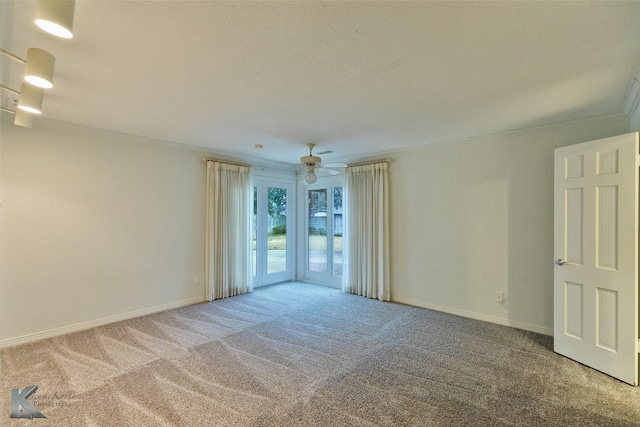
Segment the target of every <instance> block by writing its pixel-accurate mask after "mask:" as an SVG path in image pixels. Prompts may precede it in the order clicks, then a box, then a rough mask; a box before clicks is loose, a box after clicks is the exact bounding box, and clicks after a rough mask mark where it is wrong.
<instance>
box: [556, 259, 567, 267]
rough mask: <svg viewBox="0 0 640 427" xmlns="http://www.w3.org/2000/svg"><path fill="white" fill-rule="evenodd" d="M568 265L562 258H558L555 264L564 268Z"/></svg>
mask: <svg viewBox="0 0 640 427" xmlns="http://www.w3.org/2000/svg"><path fill="white" fill-rule="evenodd" d="M566 263H567V261H565V260H563V259H562V258H558V259H557V260H556V262H555V264H556V265H558V266H560V267H562V266H563V265H565V264H566Z"/></svg>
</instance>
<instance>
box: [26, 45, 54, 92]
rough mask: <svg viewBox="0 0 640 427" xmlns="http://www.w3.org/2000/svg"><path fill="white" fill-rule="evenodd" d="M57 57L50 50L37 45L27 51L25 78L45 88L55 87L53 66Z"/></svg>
mask: <svg viewBox="0 0 640 427" xmlns="http://www.w3.org/2000/svg"><path fill="white" fill-rule="evenodd" d="M55 63H56V58H55V57H54V56H53V55H51V54H50V53H49V52H46V51H44V50H42V49H37V48H35V47H32V48H30V49H29V50H28V51H27V63H26V64H25V69H24V79H25V80H26V81H27V82H29V83H31V84H32V85H34V86H38V87H41V88H44V89H49V88H52V87H53V68H54V66H55Z"/></svg>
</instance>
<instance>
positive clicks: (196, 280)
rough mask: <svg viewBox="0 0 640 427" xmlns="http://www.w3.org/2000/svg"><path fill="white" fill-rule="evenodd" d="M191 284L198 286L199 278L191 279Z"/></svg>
mask: <svg viewBox="0 0 640 427" xmlns="http://www.w3.org/2000/svg"><path fill="white" fill-rule="evenodd" d="M193 284H194V285H199V284H200V276H195V277H194V278H193Z"/></svg>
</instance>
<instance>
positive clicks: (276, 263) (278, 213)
mask: <svg viewBox="0 0 640 427" xmlns="http://www.w3.org/2000/svg"><path fill="white" fill-rule="evenodd" d="M292 202H293V201H292V194H291V184H290V183H282V182H272V181H264V180H255V179H254V183H253V227H252V238H253V242H252V243H253V285H254V287H258V286H262V285H268V284H271V283H278V282H284V281H287V280H291V279H292V271H293V268H292V266H293V260H292V254H293V253H294V252H293V250H292V241H293V240H292V238H291V236H292V233H291V231H292V230H293V226H292V218H291V215H290V212H291V206H292V205H293V203H292Z"/></svg>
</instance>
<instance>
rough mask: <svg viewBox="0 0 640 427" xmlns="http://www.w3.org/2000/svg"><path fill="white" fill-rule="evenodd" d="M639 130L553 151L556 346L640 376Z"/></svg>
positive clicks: (609, 370)
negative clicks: (639, 316) (639, 326)
mask: <svg viewBox="0 0 640 427" xmlns="http://www.w3.org/2000/svg"><path fill="white" fill-rule="evenodd" d="M637 159H638V133H633V134H627V135H620V136H616V137H612V138H606V139H602V140H598V141H592V142H587V143H584V144H577V145H573V146H570V147H563V148H559V149H557V150H556V153H555V179H554V185H555V191H554V193H555V195H554V197H555V200H554V202H555V207H554V211H555V213H554V228H555V231H554V234H555V237H554V252H555V257H556V259H557V260H558V261H556V266H555V270H554V349H555V351H556V352H558V353H560V354H563V355H565V356H567V357H570V358H572V359H574V360H577V361H578V362H581V363H583V364H585V365H588V366H591V367H593V368H595V369H597V370H600V371H602V372H604V373H606V374H609V375H611V376H613V377H616V378H618V379H620V380H622V381H625V382H628V383H630V384H634V385H637V384H638V349H637V344H636V343H637V341H638V263H637V261H638V165H637Z"/></svg>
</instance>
